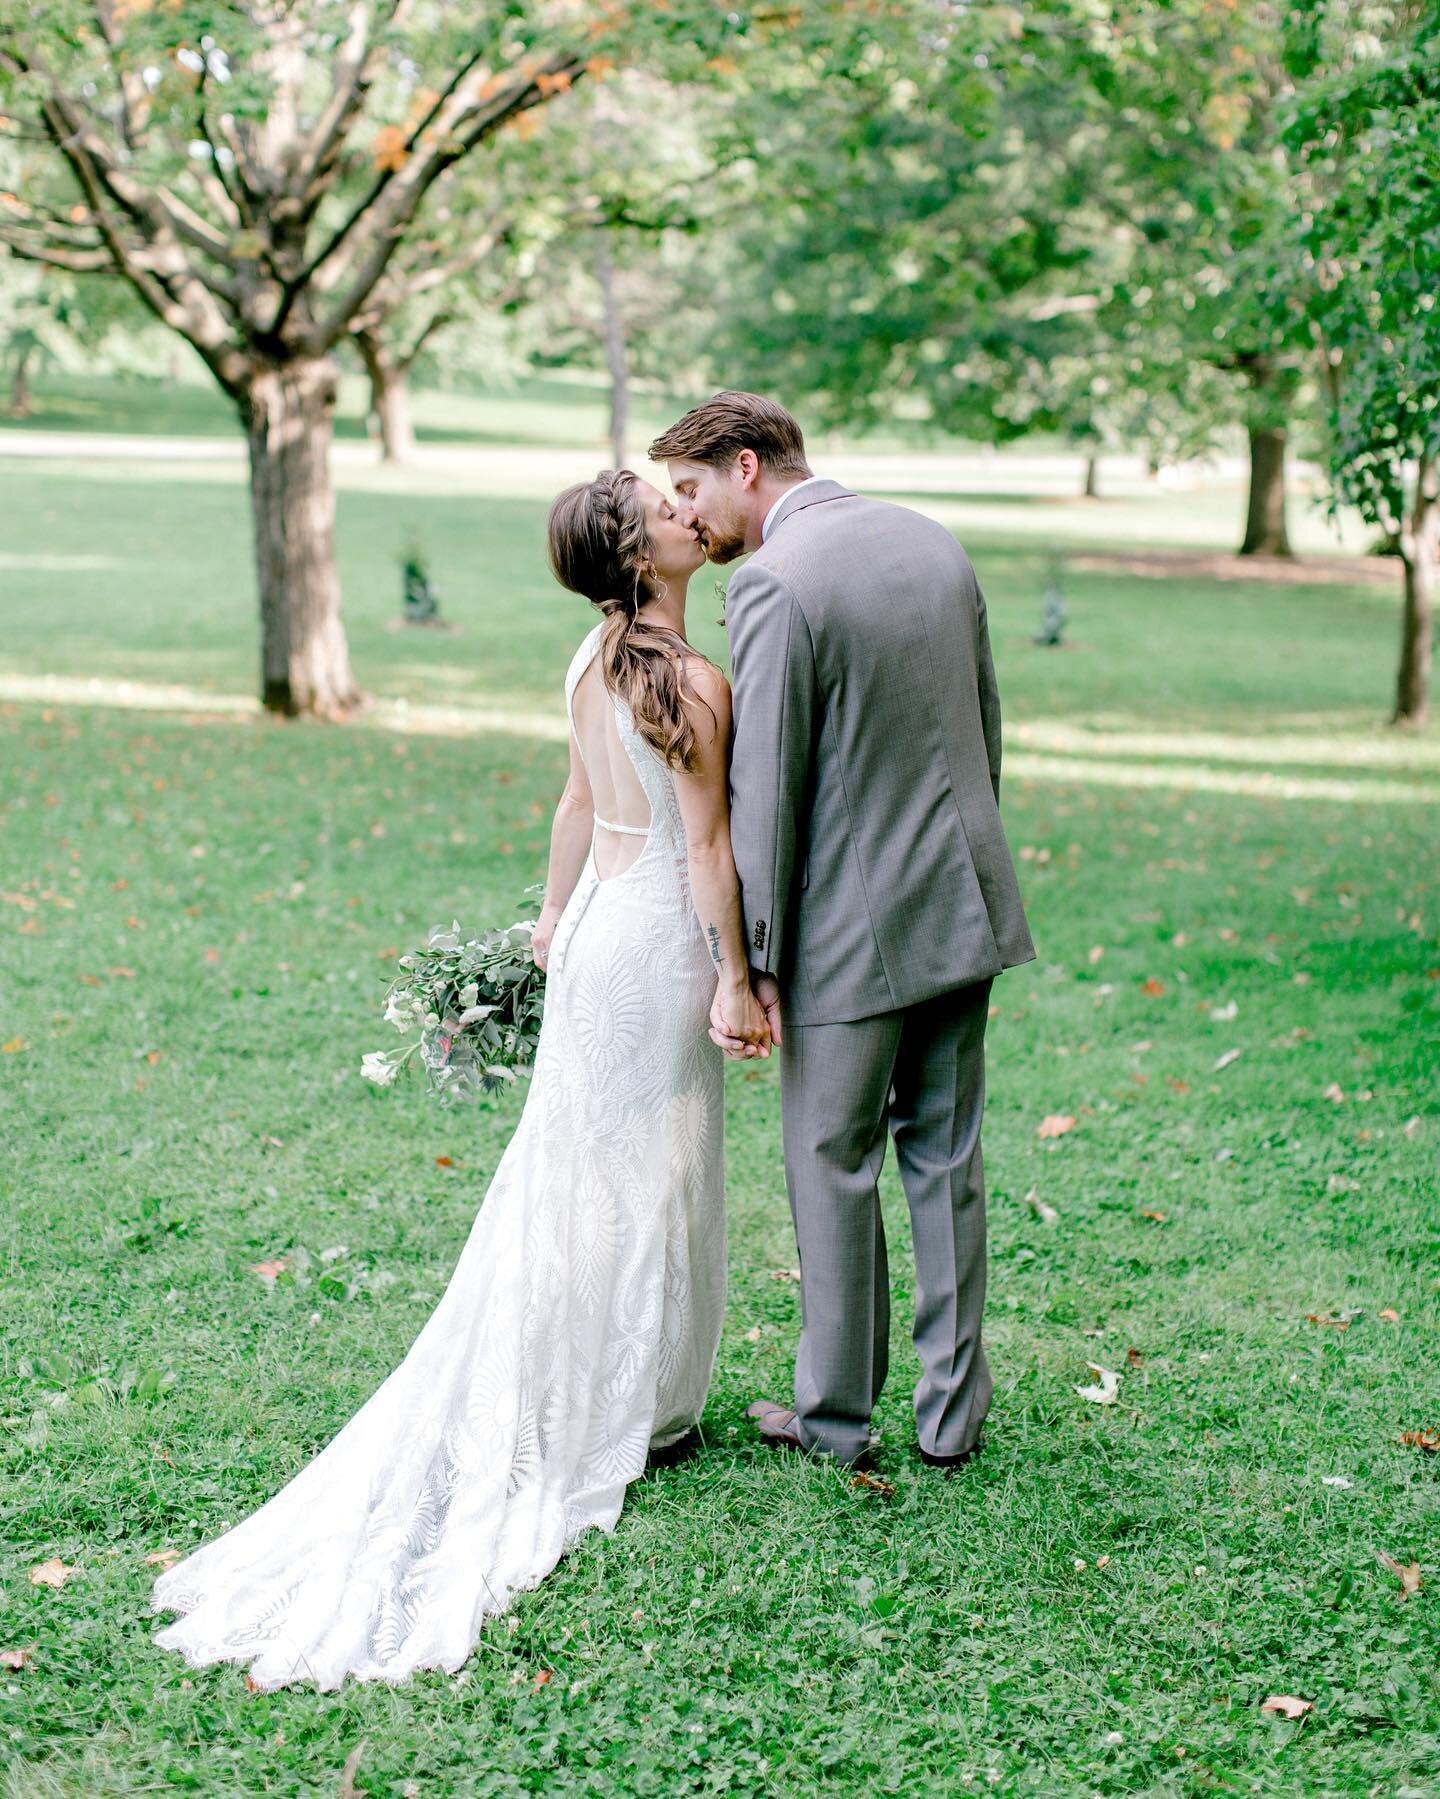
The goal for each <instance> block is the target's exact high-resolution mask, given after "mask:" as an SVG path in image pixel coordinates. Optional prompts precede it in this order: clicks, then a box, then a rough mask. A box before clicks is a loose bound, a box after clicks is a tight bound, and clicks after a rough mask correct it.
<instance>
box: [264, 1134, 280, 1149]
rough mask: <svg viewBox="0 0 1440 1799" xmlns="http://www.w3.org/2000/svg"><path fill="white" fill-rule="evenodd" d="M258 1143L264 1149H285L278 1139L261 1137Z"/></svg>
mask: <svg viewBox="0 0 1440 1799" xmlns="http://www.w3.org/2000/svg"><path fill="white" fill-rule="evenodd" d="M260 1141H261V1143H262V1144H263V1145H264V1147H265V1148H266V1149H284V1147H285V1145H284V1144H283V1143H282V1142H281V1140H280V1139H279V1138H278V1137H267V1136H264V1135H262V1136H261V1138H260Z"/></svg>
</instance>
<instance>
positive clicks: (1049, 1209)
mask: <svg viewBox="0 0 1440 1799" xmlns="http://www.w3.org/2000/svg"><path fill="white" fill-rule="evenodd" d="M1025 1203H1026V1205H1027V1206H1030V1207H1032V1208H1033V1209H1034V1212H1035V1216H1036V1217H1037V1218H1038V1219H1039V1220H1040V1222H1041V1224H1059V1222H1060V1214H1059V1213H1058V1212H1057V1211H1056V1210H1055V1208H1054V1206H1047V1205H1046V1203H1045V1201H1044V1200H1043V1199H1041V1197H1040V1189H1039V1188H1038V1187H1032V1188H1031V1189H1030V1191H1029V1192H1028V1193H1027V1194H1026V1195H1025Z"/></svg>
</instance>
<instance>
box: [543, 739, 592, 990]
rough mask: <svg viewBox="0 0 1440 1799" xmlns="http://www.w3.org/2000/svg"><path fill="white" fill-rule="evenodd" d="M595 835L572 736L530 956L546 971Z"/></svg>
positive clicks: (586, 784) (589, 798) (587, 783)
mask: <svg viewBox="0 0 1440 1799" xmlns="http://www.w3.org/2000/svg"><path fill="white" fill-rule="evenodd" d="M594 834H595V801H594V798H593V796H592V795H591V792H590V777H589V776H588V775H587V774H586V773H585V764H584V763H583V762H582V761H581V760H580V746H579V745H578V744H577V743H576V741H575V734H574V732H573V731H572V732H571V734H570V778H569V780H567V781H566V783H565V791H564V793H562V794H561V795H560V803H559V805H558V806H556V808H555V822H554V823H553V824H552V825H551V827H550V861H549V864H548V866H547V868H546V871H545V898H544V901H543V903H542V904H541V907H540V916H539V918H538V919H537V920H536V923H535V935H534V937H533V938H532V940H531V944H530V953H531V955H533V956H534V958H535V961H536V964H537V965H538V966H539V967H540V968H545V967H546V966H547V965H548V964H549V961H550V944H551V940H552V939H553V938H554V936H555V927H556V925H557V924H559V922H560V914H561V913H562V912H563V911H564V910H565V902H566V901H567V900H568V899H569V898H570V895H571V894H572V893H573V892H574V891H575V883H576V882H577V881H578V880H579V879H580V870H581V869H582V868H584V866H585V858H586V856H587V855H588V854H589V853H590V839H591V838H592V837H593V836H594Z"/></svg>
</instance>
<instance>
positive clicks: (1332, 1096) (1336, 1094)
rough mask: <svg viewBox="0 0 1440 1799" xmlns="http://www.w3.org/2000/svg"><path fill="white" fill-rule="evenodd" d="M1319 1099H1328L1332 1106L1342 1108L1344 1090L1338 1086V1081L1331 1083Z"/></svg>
mask: <svg viewBox="0 0 1440 1799" xmlns="http://www.w3.org/2000/svg"><path fill="white" fill-rule="evenodd" d="M1320 1097H1321V1099H1328V1100H1329V1101H1330V1103H1331V1105H1332V1106H1343V1105H1344V1104H1345V1090H1344V1088H1343V1087H1342V1086H1341V1085H1340V1083H1339V1081H1331V1083H1330V1085H1329V1086H1328V1087H1327V1088H1326V1089H1325V1091H1324V1092H1323V1093H1322V1094H1321V1095H1320Z"/></svg>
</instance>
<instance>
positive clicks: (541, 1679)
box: [530, 1668, 555, 1693]
mask: <svg viewBox="0 0 1440 1799" xmlns="http://www.w3.org/2000/svg"><path fill="white" fill-rule="evenodd" d="M554 1678H555V1670H554V1669H553V1668H542V1669H541V1670H540V1672H539V1673H538V1674H537V1675H536V1676H535V1684H534V1686H533V1687H532V1688H531V1689H530V1690H531V1692H532V1693H538V1692H539V1691H540V1689H541V1687H548V1686H549V1684H550V1682H551V1681H552V1680H554Z"/></svg>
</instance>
